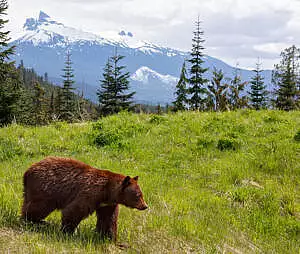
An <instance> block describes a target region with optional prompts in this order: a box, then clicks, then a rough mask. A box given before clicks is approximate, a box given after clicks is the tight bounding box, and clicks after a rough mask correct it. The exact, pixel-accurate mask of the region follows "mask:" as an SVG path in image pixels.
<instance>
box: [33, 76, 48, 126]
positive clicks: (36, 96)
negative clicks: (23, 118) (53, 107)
mask: <svg viewBox="0 0 300 254" xmlns="http://www.w3.org/2000/svg"><path fill="white" fill-rule="evenodd" d="M45 102H46V100H45V90H44V89H43V88H42V87H41V85H40V83H39V82H38V81H34V83H33V97H32V103H33V112H34V120H35V122H34V124H45V123H46V110H45Z"/></svg>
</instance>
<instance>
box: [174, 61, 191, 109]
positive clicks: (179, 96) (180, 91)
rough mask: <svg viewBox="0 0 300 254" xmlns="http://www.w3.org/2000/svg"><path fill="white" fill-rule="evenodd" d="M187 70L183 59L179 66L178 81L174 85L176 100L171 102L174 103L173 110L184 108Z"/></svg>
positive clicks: (186, 99) (185, 103) (186, 90)
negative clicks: (180, 66)
mask: <svg viewBox="0 0 300 254" xmlns="http://www.w3.org/2000/svg"><path fill="white" fill-rule="evenodd" d="M187 82H188V80H187V71H186V64H185V61H184V62H183V65H182V68H181V74H180V78H179V81H178V83H177V85H176V92H175V95H176V100H175V101H174V102H173V104H174V109H173V110H174V111H181V110H186V106H187V102H188V98H187V93H188V89H187V85H188V84H187Z"/></svg>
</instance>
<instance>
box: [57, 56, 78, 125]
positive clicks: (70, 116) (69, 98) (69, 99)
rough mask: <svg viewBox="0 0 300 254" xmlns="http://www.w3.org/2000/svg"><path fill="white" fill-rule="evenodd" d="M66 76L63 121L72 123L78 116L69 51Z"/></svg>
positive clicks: (63, 93) (62, 110)
mask: <svg viewBox="0 0 300 254" xmlns="http://www.w3.org/2000/svg"><path fill="white" fill-rule="evenodd" d="M63 71H64V74H63V75H62V77H63V78H64V83H63V87H62V107H61V119H63V120H66V121H72V120H74V118H75V114H76V104H75V96H74V92H73V91H74V90H75V88H74V87H73V84H74V83H75V81H74V74H73V68H72V61H71V53H70V51H67V55H66V61H65V67H64V68H63Z"/></svg>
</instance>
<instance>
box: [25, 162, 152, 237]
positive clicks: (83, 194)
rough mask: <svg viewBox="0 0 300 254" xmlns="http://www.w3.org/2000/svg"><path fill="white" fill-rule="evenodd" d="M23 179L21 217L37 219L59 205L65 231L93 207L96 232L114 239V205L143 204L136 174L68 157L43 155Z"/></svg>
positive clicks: (133, 206)
mask: <svg viewBox="0 0 300 254" xmlns="http://www.w3.org/2000/svg"><path fill="white" fill-rule="evenodd" d="M23 180H24V203H23V207H22V218H23V219H25V220H28V221H32V222H37V223H39V222H41V221H42V220H43V219H44V218H46V217H47V216H48V215H49V214H50V213H51V212H52V211H54V210H56V209H59V210H61V211H62V230H63V231H64V232H67V233H73V232H74V230H75V229H76V227H77V226H78V224H79V223H80V221H81V220H83V219H84V218H86V217H88V216H89V215H90V214H92V213H93V212H94V211H96V215H97V225H96V230H97V232H99V233H100V234H101V236H102V237H107V238H109V239H111V240H113V241H116V238H117V220H118V212H119V207H118V205H119V204H122V205H125V206H127V207H131V208H136V209H138V210H145V209H146V208H147V205H146V203H145V201H144V199H143V194H142V192H141V189H140V187H139V185H138V184H137V180H138V177H137V176H136V177H133V178H130V177H129V176H124V175H121V174H115V173H112V172H110V171H107V170H99V169H96V168H93V167H91V166H89V165H87V164H85V163H83V162H80V161H77V160H74V159H70V158H60V157H47V158H45V159H43V160H42V161H40V162H37V163H35V164H33V165H32V166H31V167H30V168H29V169H28V170H27V171H26V172H25V174H24V179H23Z"/></svg>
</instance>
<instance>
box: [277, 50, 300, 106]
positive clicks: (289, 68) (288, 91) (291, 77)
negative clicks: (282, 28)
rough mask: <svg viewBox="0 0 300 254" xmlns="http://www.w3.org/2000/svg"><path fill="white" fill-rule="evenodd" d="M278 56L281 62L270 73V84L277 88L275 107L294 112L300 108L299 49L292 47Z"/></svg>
mask: <svg viewBox="0 0 300 254" xmlns="http://www.w3.org/2000/svg"><path fill="white" fill-rule="evenodd" d="M280 56H281V58H282V59H281V62H280V64H276V65H275V69H274V70H273V73H272V82H273V83H274V85H275V86H277V87H278V89H277V90H276V95H277V98H276V100H275V105H276V107H277V108H278V109H282V110H294V109H297V108H299V106H300V105H299V85H300V64H299V59H300V49H299V48H296V46H294V45H293V46H292V47H290V48H287V49H285V50H284V51H283V52H281V54H280Z"/></svg>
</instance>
